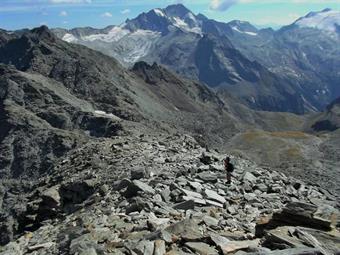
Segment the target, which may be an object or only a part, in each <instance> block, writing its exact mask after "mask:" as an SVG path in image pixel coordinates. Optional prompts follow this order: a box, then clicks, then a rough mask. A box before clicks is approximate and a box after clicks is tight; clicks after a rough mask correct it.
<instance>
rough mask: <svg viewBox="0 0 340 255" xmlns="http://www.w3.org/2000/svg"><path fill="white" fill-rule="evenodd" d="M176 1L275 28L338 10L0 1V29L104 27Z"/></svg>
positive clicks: (266, 1)
mask: <svg viewBox="0 0 340 255" xmlns="http://www.w3.org/2000/svg"><path fill="white" fill-rule="evenodd" d="M178 2H181V3H183V4H185V5H186V6H187V7H188V8H189V9H191V10H192V11H193V12H194V13H203V14H204V15H206V16H207V17H209V18H213V19H216V20H219V21H224V22H228V21H231V20H234V19H239V20H246V21H250V22H251V23H253V24H255V25H257V26H260V27H267V26H272V27H274V28H277V27H279V26H282V25H287V24H290V23H292V22H293V21H294V20H296V19H297V18H298V17H301V16H304V15H305V14H307V13H308V12H310V11H319V10H322V9H325V8H332V9H336V10H340V0H286V1H283V0H0V27H1V28H3V29H8V30H14V29H20V28H25V27H28V28H32V27H36V26H40V25H42V24H45V25H48V26H49V27H65V28H73V27H79V26H92V27H105V26H107V25H116V24H121V23H122V22H124V21H125V20H126V19H127V18H134V17H136V16H137V15H138V14H139V13H141V12H143V11H144V12H146V11H148V10H150V9H152V8H158V7H166V6H167V5H169V4H173V3H178Z"/></svg>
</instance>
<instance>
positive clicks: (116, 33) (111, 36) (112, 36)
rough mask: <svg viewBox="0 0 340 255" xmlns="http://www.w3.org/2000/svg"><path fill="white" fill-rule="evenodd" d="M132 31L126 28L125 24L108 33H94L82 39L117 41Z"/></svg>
mask: <svg viewBox="0 0 340 255" xmlns="http://www.w3.org/2000/svg"><path fill="white" fill-rule="evenodd" d="M129 33H131V32H130V31H129V30H127V29H124V28H123V26H119V27H114V28H112V30H111V31H109V32H108V33H107V34H94V35H89V36H84V37H82V38H81V39H82V40H84V41H89V42H93V41H103V42H117V41H119V40H120V39H122V38H123V37H124V36H126V35H128V34H129Z"/></svg>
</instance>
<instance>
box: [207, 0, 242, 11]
mask: <svg viewBox="0 0 340 255" xmlns="http://www.w3.org/2000/svg"><path fill="white" fill-rule="evenodd" d="M238 2H239V0H212V1H211V3H210V9H212V10H215V11H226V10H228V9H229V8H230V7H231V6H233V5H234V4H236V3H238Z"/></svg>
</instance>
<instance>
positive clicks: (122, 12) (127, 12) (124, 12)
mask: <svg viewBox="0 0 340 255" xmlns="http://www.w3.org/2000/svg"><path fill="white" fill-rule="evenodd" d="M130 12H131V10H130V9H124V10H122V11H120V13H121V14H129V13H130Z"/></svg>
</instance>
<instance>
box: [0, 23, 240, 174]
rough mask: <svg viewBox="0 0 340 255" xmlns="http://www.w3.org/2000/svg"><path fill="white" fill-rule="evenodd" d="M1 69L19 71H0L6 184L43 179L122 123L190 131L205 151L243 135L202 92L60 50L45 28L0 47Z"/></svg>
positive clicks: (74, 48) (86, 52) (80, 51)
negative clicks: (81, 146) (10, 180)
mask: <svg viewBox="0 0 340 255" xmlns="http://www.w3.org/2000/svg"><path fill="white" fill-rule="evenodd" d="M0 62H2V63H4V64H11V65H13V66H14V67H16V68H17V69H19V70H17V69H14V67H9V66H7V65H2V67H1V74H2V75H1V78H0V79H1V87H0V92H1V93H0V96H1V97H0V99H1V101H0V102H1V111H0V114H1V119H2V120H5V121H2V122H1V124H0V126H1V130H2V132H1V137H0V138H1V139H0V143H1V150H2V151H3V152H5V153H2V154H1V171H2V173H1V174H2V176H3V177H5V176H6V177H19V176H22V177H27V176H39V174H40V173H43V172H46V171H47V170H48V169H49V167H50V166H51V164H52V161H53V159H54V158H55V157H60V156H62V155H64V154H65V153H66V152H67V151H68V150H70V149H72V148H74V147H76V146H79V144H81V143H82V142H85V141H87V140H88V139H89V137H106V136H112V135H115V134H117V132H118V131H121V129H122V127H121V122H122V121H127V122H131V121H133V122H132V123H137V121H138V122H143V123H145V124H146V125H150V127H153V128H155V129H157V128H159V129H165V128H168V129H171V128H175V129H183V130H187V131H188V132H192V133H193V134H194V135H204V137H205V139H202V143H204V141H203V140H205V141H206V142H208V141H209V142H211V143H214V142H215V143H217V142H220V140H223V139H225V138H226V137H230V136H231V135H233V134H234V133H235V132H238V130H239V129H240V128H242V124H241V123H240V122H239V120H238V119H235V118H234V117H233V115H232V113H231V112H230V111H229V110H228V108H227V107H226V105H225V103H223V102H222V101H221V100H220V99H219V98H218V97H217V96H216V95H215V94H214V93H213V92H212V91H211V90H210V89H208V88H206V87H205V86H203V85H201V84H199V83H196V82H192V81H189V80H184V79H180V78H178V77H177V76H175V75H174V74H172V73H170V72H168V71H167V70H165V69H163V68H161V67H159V66H157V65H154V66H149V65H147V64H146V63H139V64H136V66H135V68H134V69H133V71H132V72H130V71H128V70H126V69H124V68H123V67H122V66H120V64H118V63H117V62H116V61H115V60H114V59H112V58H110V57H107V56H105V55H103V54H101V53H99V52H95V51H93V50H90V49H88V48H86V47H83V46H78V45H71V44H68V43H66V42H63V41H62V40H60V39H58V38H56V37H55V36H54V35H53V34H52V33H51V32H50V31H49V30H48V28H46V27H40V28H37V29H34V30H32V31H30V32H27V33H24V34H23V35H22V36H20V37H17V38H15V39H13V40H10V41H8V42H7V43H6V44H5V45H4V46H2V47H0ZM201 121H202V122H201ZM157 123H158V124H157ZM162 123H164V124H162ZM203 123H204V124H203ZM209 123H210V124H209ZM130 125H132V124H130ZM136 125H137V124H136ZM162 125H163V126H164V127H162ZM222 127H225V128H222ZM28 128H29V130H27V129H28ZM214 129H221V131H220V132H219V135H220V136H214V135H209V134H214V133H215V132H214V131H213V130H214ZM68 131H70V132H68ZM25 132H28V133H29V134H30V135H29V136H26V133H25ZM209 137H210V138H209ZM46 139H48V140H46ZM59 143H60V146H61V147H60V146H59V145H58V144H59ZM31 146H33V147H34V148H36V150H30V147H31Z"/></svg>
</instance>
